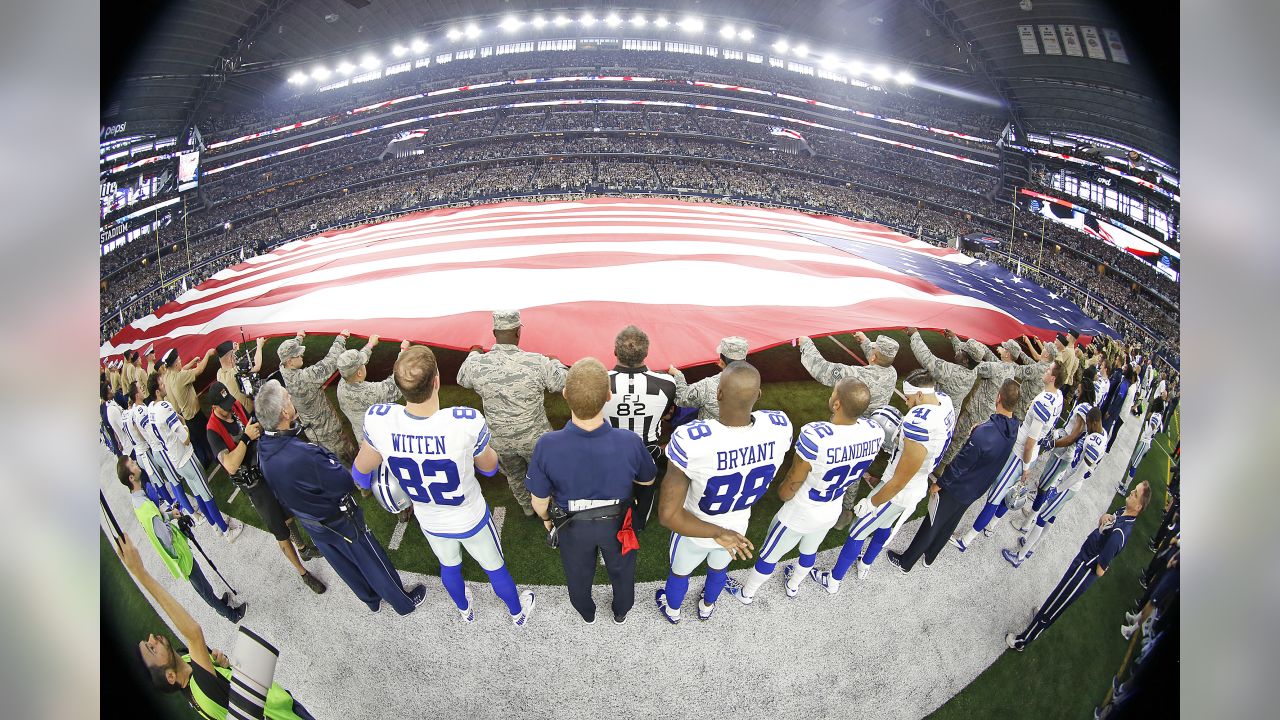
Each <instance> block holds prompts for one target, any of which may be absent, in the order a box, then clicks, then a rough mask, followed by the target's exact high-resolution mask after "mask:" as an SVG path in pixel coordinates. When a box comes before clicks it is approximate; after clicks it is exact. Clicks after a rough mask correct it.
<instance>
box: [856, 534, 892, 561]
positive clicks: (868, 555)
mask: <svg viewBox="0 0 1280 720" xmlns="http://www.w3.org/2000/svg"><path fill="white" fill-rule="evenodd" d="M891 532H893V528H880V529H879V530H877V531H875V532H873V533H871V542H870V543H869V544H868V545H867V551H866V552H865V553H863V554H862V564H863V565H870V564H871V563H873V562H875V561H876V558H877V557H879V556H880V551H881V550H882V549H883V548H884V544H885V543H887V542H889V534H890V533H891Z"/></svg>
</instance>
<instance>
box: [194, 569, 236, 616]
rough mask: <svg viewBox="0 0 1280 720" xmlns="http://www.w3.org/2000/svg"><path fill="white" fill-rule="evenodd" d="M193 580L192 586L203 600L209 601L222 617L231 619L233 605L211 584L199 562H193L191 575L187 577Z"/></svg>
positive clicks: (210, 605)
mask: <svg viewBox="0 0 1280 720" xmlns="http://www.w3.org/2000/svg"><path fill="white" fill-rule="evenodd" d="M187 580H189V581H190V582H191V588H192V589H193V590H195V591H196V594H197V595H199V596H200V599H201V600H204V601H205V602H206V603H208V605H209V607H211V608H213V609H214V611H215V612H217V613H218V614H219V615H221V616H222V617H224V618H226V619H228V620H230V619H231V613H232V610H231V606H230V605H228V604H227V603H224V602H222V596H221V595H219V594H218V593H217V591H215V590H214V589H213V588H212V587H211V586H210V585H209V580H208V578H206V577H205V576H204V573H203V572H202V571H201V570H200V564H199V563H195V562H193V563H191V575H190V576H189V577H188V578H187Z"/></svg>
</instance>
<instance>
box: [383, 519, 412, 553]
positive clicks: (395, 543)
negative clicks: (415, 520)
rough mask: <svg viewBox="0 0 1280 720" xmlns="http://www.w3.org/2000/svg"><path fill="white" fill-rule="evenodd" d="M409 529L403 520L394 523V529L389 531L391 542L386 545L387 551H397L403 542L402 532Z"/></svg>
mask: <svg viewBox="0 0 1280 720" xmlns="http://www.w3.org/2000/svg"><path fill="white" fill-rule="evenodd" d="M407 527H409V523H408V522H406V521H404V520H399V521H397V522H396V529H395V530H392V531H391V542H389V543H387V549H388V550H399V549H400V543H401V542H402V541H403V540H404V530H405V528H407Z"/></svg>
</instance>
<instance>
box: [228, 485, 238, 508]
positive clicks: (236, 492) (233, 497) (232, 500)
mask: <svg viewBox="0 0 1280 720" xmlns="http://www.w3.org/2000/svg"><path fill="white" fill-rule="evenodd" d="M239 494H240V486H239V485H237V486H236V489H235V490H232V491H231V497H228V498H227V504H228V505H230V504H231V503H233V502H235V501H236V496H237V495H239Z"/></svg>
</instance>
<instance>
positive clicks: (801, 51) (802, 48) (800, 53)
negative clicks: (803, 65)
mask: <svg viewBox="0 0 1280 720" xmlns="http://www.w3.org/2000/svg"><path fill="white" fill-rule="evenodd" d="M794 52H795V54H796V57H804V56H806V55H808V54H809V46H808V45H805V44H804V43H800V44H799V45H797V46H796V49H795V50H794Z"/></svg>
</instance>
